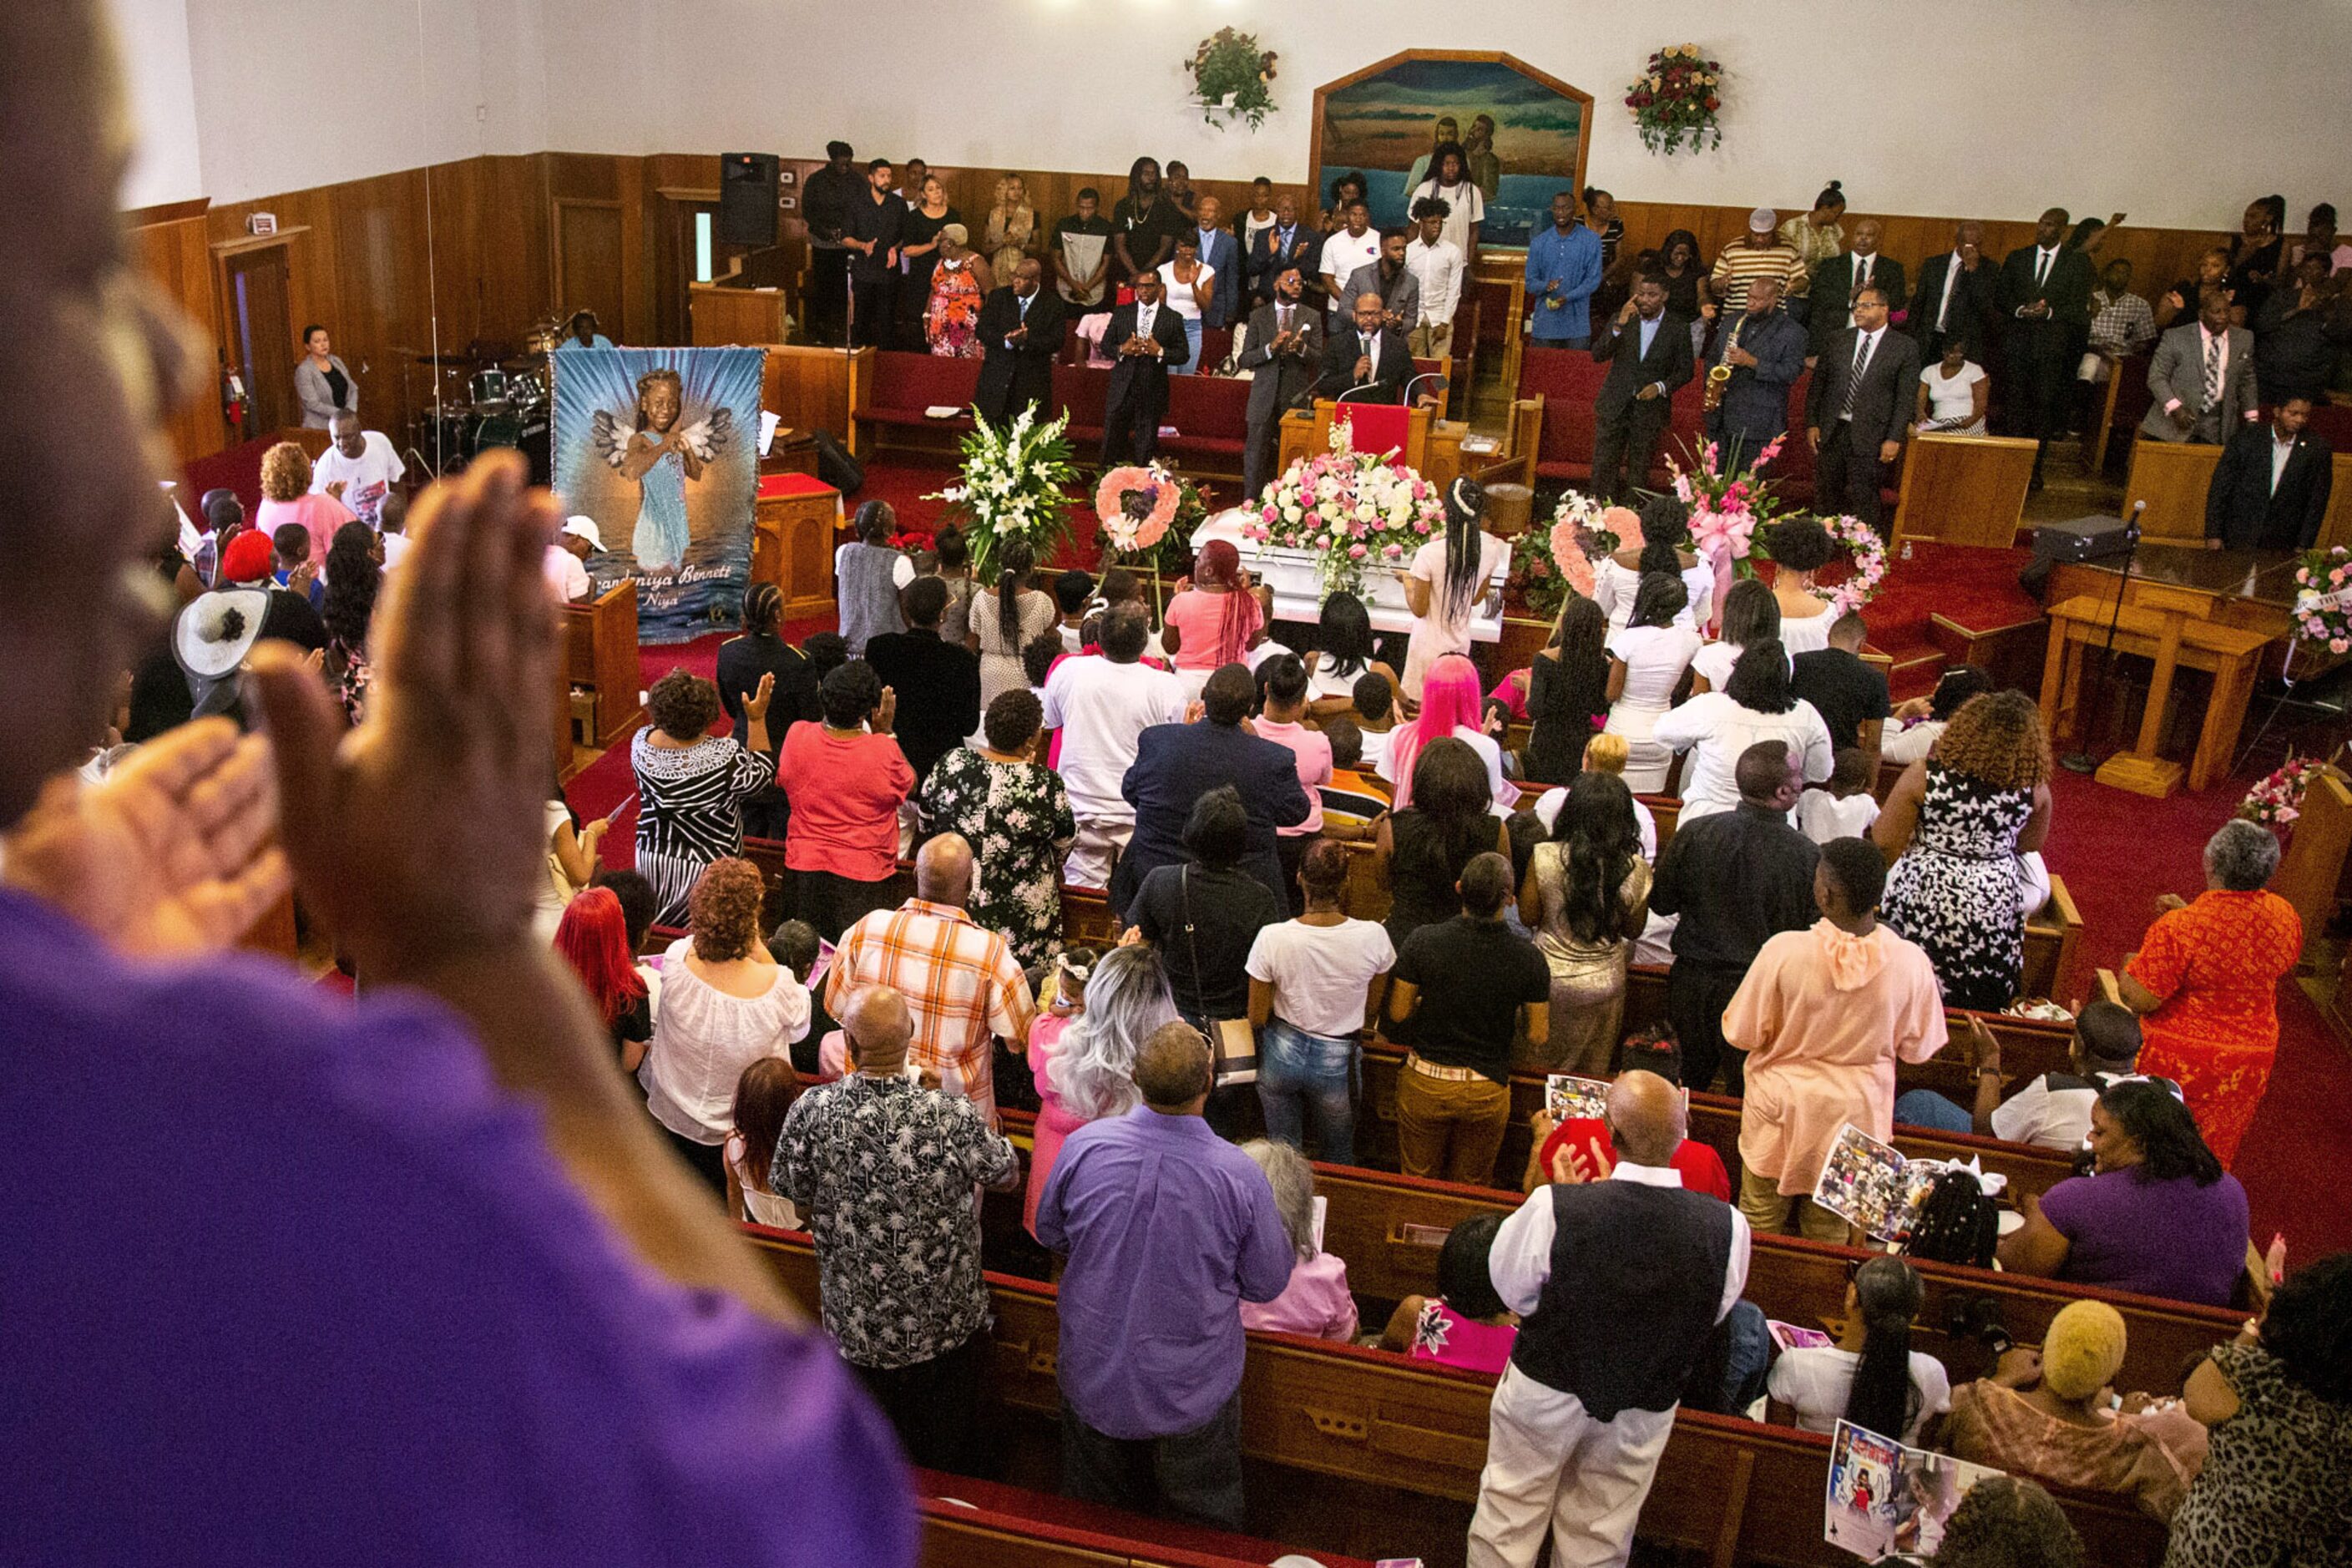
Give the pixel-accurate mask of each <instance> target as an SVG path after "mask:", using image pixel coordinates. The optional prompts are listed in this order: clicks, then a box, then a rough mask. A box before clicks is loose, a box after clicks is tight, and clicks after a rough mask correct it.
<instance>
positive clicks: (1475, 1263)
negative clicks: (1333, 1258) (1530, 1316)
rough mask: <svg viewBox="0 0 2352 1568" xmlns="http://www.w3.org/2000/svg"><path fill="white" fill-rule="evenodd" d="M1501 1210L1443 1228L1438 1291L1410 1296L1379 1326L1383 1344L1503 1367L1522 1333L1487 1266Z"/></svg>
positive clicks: (1439, 1358) (1440, 1359)
mask: <svg viewBox="0 0 2352 1568" xmlns="http://www.w3.org/2000/svg"><path fill="white" fill-rule="evenodd" d="M1502 1228H1503V1216H1502V1215H1499V1214H1477V1215H1471V1216H1470V1217H1469V1218H1468V1219H1465V1220H1464V1221H1462V1222H1461V1223H1460V1224H1458V1225H1456V1226H1454V1228H1453V1229H1452V1230H1450V1231H1448V1232H1446V1233H1445V1245H1444V1247H1442V1248H1440V1249H1439V1251H1438V1254H1437V1289H1438V1294H1436V1295H1434V1296H1407V1297H1406V1298H1405V1299H1404V1300H1402V1301H1399V1302H1398V1303H1397V1310H1396V1311H1395V1312H1394V1313H1392V1314H1391V1316H1390V1318H1389V1326H1388V1327H1387V1328H1386V1329H1384V1330H1383V1331H1381V1349H1382V1350H1388V1351H1395V1352H1399V1353H1400V1354H1403V1355H1409V1356H1411V1357H1412V1359H1413V1360H1415V1361H1433V1362H1436V1363H1438V1364H1440V1365H1441V1366H1459V1367H1466V1368H1468V1369H1469V1370H1470V1371H1472V1372H1486V1373H1500V1372H1501V1371H1502V1370H1503V1368H1504V1367H1506V1366H1507V1365H1508V1364H1510V1360H1511V1346H1512V1345H1513V1343H1515V1342H1517V1339H1518V1337H1519V1320H1518V1316H1517V1313H1515V1312H1513V1311H1512V1310H1510V1309H1509V1308H1508V1307H1506V1306H1504V1305H1503V1299H1502V1297H1500V1296H1498V1295H1496V1293H1495V1282H1494V1279H1492V1278H1491V1277H1490V1276H1489V1275H1488V1273H1487V1271H1486V1258H1487V1255H1488V1254H1489V1253H1491V1252H1493V1251H1494V1249H1495V1233H1496V1231H1498V1230H1500V1229H1502Z"/></svg>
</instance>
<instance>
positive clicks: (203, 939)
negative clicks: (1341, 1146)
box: [0, 0, 915, 1568]
mask: <svg viewBox="0 0 2352 1568" xmlns="http://www.w3.org/2000/svg"><path fill="white" fill-rule="evenodd" d="M97 13H98V7H97V6H96V5H94V4H92V3H91V0H36V3H34V4H29V5H12V6H5V7H0V207H5V210H6V211H8V212H10V213H12V214H14V215H17V216H19V217H20V218H21V220H22V221H21V222H18V223H13V224H11V225H9V226H7V228H6V231H5V233H0V393H5V395H6V396H7V397H8V398H9V400H10V401H11V403H12V404H13V405H15V406H16V407H17V408H19V409H23V410H26V418H23V419H20V420H18V421H17V422H16V426H15V427H14V428H12V429H11V430H10V432H9V433H8V434H6V435H5V436H0V547H5V555H6V558H7V560H8V561H9V563H10V570H9V571H8V572H7V573H6V574H5V577H0V827H5V829H6V831H7V833H8V842H7V848H6V865H5V873H6V880H7V881H8V882H9V883H10V884H11V886H10V887H9V888H8V889H0V1020H5V1022H0V1053H5V1057H6V1059H7V1062H8V1070H7V1072H6V1073H5V1076H0V1126H5V1128H6V1129H7V1133H6V1136H5V1139H0V1191H5V1192H6V1193H7V1194H8V1218H7V1220H6V1221H5V1227H0V1256H5V1258H6V1260H7V1261H6V1263H5V1266H0V1322H5V1324H6V1325H7V1337H6V1341H5V1345H0V1411H5V1413H6V1414H5V1417H0V1474H5V1476H6V1478H7V1479H6V1482H5V1485H0V1541H5V1542H6V1543H7V1545H6V1547H5V1555H6V1556H7V1557H8V1558H9V1559H10V1560H12V1561H22V1562H26V1563H163V1562H168V1563H175V1564H196V1565H202V1568H211V1565H215V1564H219V1565H224V1568H225V1565H227V1564H232V1563H236V1564H245V1563H310V1562H321V1561H327V1560H330V1559H332V1560H338V1561H351V1560H353V1559H357V1560H360V1561H364V1562H380V1563H446V1562H478V1563H526V1564H539V1563H546V1564H556V1563H563V1564H571V1563H583V1562H592V1561H593V1562H596V1563H643V1564H655V1563H677V1562H680V1561H682V1560H686V1559H690V1558H693V1557H696V1556H697V1555H704V1556H708V1555H709V1554H710V1550H711V1543H712V1542H727V1546H726V1554H727V1555H728V1556H730V1558H734V1559H737V1560H740V1561H743V1562H747V1563H748V1562H760V1563H796V1564H808V1565H811V1568H814V1565H816V1564H825V1565H826V1568H833V1565H835V1564H842V1563H856V1564H877V1565H884V1564H887V1565H898V1564H906V1563H912V1562H913V1561H914V1548H915V1521H914V1517H913V1513H912V1510H911V1509H910V1508H909V1506H908V1500H907V1483H906V1479H905V1475H904V1472H903V1469H902V1468H901V1463H900V1461H899V1459H898V1456H897V1452H896V1448H895V1445H894V1444H893V1443H892V1441H891V1439H890V1435H889V1431H888V1429H887V1426H884V1425H883V1423H882V1421H881V1419H880V1417H879V1416H878V1415H877V1414H876V1413H875V1411H874V1410H873V1409H872V1407H871V1406H870V1405H868V1404H867V1403H866V1400H865V1399H864V1397H863V1396H862V1395H861V1394H859V1393H858V1391H857V1390H856V1387H855V1385H854V1384H853V1383H852V1381H851V1374H850V1373H849V1371H848V1369H847V1368H845V1367H844V1366H843V1365H842V1363H841V1362H840V1360H839V1358H838V1357H837V1356H835V1353H834V1352H833V1349H832V1347H831V1346H830V1345H829V1344H827V1343H826V1342H825V1341H824V1338H823V1336H821V1335H819V1334H817V1333H815V1332H814V1331H811V1330H810V1328H809V1327H808V1326H807V1324H806V1323H805V1322H804V1321H803V1319H802V1318H801V1315H800V1314H799V1313H798V1312H797V1310H795V1309H794V1308H793V1306H792V1305H791V1303H790V1302H789V1301H787V1300H785V1298H784V1297H783V1295H782V1291H781V1289H779V1287H778V1285H777V1283H776V1281H775V1279H774V1278H773V1277H772V1275H771V1274H770V1273H769V1272H768V1271H767V1270H766V1269H765V1268H762V1267H761V1264H760V1262H759V1259H758V1258H756V1256H754V1255H753V1254H752V1253H751V1250H750V1249H749V1248H748V1247H745V1246H744V1245H743V1243H742V1241H741V1238H740V1237H739V1236H737V1235H736V1234H735V1231H734V1228H733V1227H732V1226H730V1225H729V1224H728V1223H727V1221H726V1218H725V1216H724V1215H722V1214H721V1213H720V1211H719V1207H718V1206H717V1205H715V1204H713V1203H712V1202H711V1201H710V1199H709V1195H708V1194H706V1193H702V1192H698V1190H697V1185H696V1183H695V1181H694V1178H693V1177H692V1175H691V1174H690V1173H688V1170H687V1169H686V1167H685V1165H684V1164H683V1163H680V1162H679V1161H678V1160H677V1157H676V1156H675V1155H673V1154H671V1153H669V1152H667V1150H666V1149H665V1148H664V1147H663V1145H662V1143H661V1142H660V1140H659V1138H658V1136H657V1135H656V1132H655V1131H653V1127H652V1123H651V1122H649V1121H647V1120H646V1115H645V1110H644V1107H643V1105H642V1104H638V1105H632V1104H631V1098H632V1097H631V1095H630V1093H629V1090H628V1089H627V1088H626V1087H625V1085H624V1082H623V1080H622V1079H621V1077H620V1075H619V1074H617V1073H615V1072H614V1070H613V1064H612V1045H611V1039H610V1037H609V1035H608V1034H607V1033H606V1031H605V1030H604V1026H602V1024H601V1023H600V1022H599V1020H598V1018H597V1017H596V1015H595V1013H594V1011H593V1008H591V1007H590V1006H589V1005H588V1002H587V998H586V996H585V994H583V991H582V989H581V987H580V985H579V984H578V982H577V981H576V980H575V979H574V978H573V977H572V975H570V974H569V973H567V972H566V971H565V969H564V967H563V965H562V961H561V960H560V959H557V958H556V957H555V956H554V955H553V954H552V953H551V952H550V951H549V949H548V948H547V946H546V944H545V943H544V942H535V941H533V940H532V938H531V934H530V926H531V921H530V911H531V905H532V900H533V890H534V887H535V884H536V883H537V882H538V881H541V880H543V879H544V877H545V870H544V861H545V843H544V837H543V830H542V829H541V822H542V820H543V818H542V809H543V806H544V803H545V799H546V780H547V766H548V753H547V746H546V742H545V736H546V734H547V732H548V731H547V725H548V721H549V720H550V718H551V715H550V714H549V713H548V711H547V703H548V700H549V696H550V692H551V688H552V686H553V685H554V682H555V680H556V678H557V673H558V671H557V667H556V664H555V660H556V658H558V657H559V653H560V648H561V644H560V643H559V642H558V641H557V638H556V636H555V624H554V618H553V607H552V605H551V601H550V600H549V598H548V596H547V593H546V589H545V586H544V583H543V579H542V578H541V572H540V562H541V555H542V554H543V552H544V551H545V549H546V546H547V542H548V540H549V539H551V537H553V535H554V531H555V525H556V521H557V518H556V516H555V508H554V506H553V505H552V503H551V500H550V499H549V498H548V497H547V496H546V495H544V494H543V493H541V494H537V495H533V494H530V493H528V492H527V491H526V490H525V489H524V473H523V468H522V465H521V464H520V462H519V461H512V462H499V461H495V460H493V461H491V462H489V463H488V464H478V465H476V466H475V467H474V468H471V469H469V470H468V471H467V474H466V476H465V478H464V479H463V480H462V481H461V482H460V483H458V484H457V485H454V486H443V487H436V489H435V490H433V491H432V492H429V493H428V494H427V496H426V498H425V500H423V501H422V502H421V503H420V504H419V505H418V507H417V509H416V511H417V528H416V542H415V547H414V548H413V549H412V550H411V551H410V552H409V555H408V559H407V560H406V562H405V563H404V565H403V567H402V569H401V571H400V572H399V573H398V574H395V575H394V577H393V578H392V580H391V581H390V583H389V584H387V586H386V590H385V595H384V598H383V601H382V602H381V603H380V605H379V606H378V609H377V616H376V621H375V637H376V639H377V647H376V648H375V654H376V658H375V661H374V670H375V682H376V684H375V686H374V687H373V691H372V695H371V698H370V702H369V710H368V714H367V720H366V722H365V723H364V724H362V726H361V727H360V728H359V729H358V730H357V731H351V732H349V733H346V732H345V726H344V721H343V719H342V713H341V706H340V704H338V703H337V702H336V700H334V698H333V697H332V696H331V694H330V693H329V692H328V690H327V689H326V688H325V687H324V686H323V685H322V684H321V682H320V680H319V679H318V677H317V676H316V675H315V674H313V673H311V672H310V671H308V670H306V669H304V668H302V666H301V662H300V659H299V656H296V655H294V654H292V653H291V652H290V651H289V649H287V648H286V647H284V646H283V645H272V644H268V643H265V644H263V645H261V647H259V648H257V650H256V651H255V653H254V655H253V657H252V661H251V667H252V676H253V679H254V680H255V681H256V682H257V695H258V701H257V704H255V705H254V706H256V707H257V709H258V710H261V711H263V712H266V714H267V715H268V725H269V731H270V737H271V739H270V741H269V742H264V741H263V740H262V739H260V738H259V737H257V736H247V737H242V738H240V737H239V736H238V735H237V734H236V731H235V729H234V728H233V727H232V726H231V725H230V724H229V723H228V722H227V721H226V720H218V719H215V720H208V721H201V722H198V723H194V724H189V725H184V726H183V727H181V728H180V729H177V730H174V731H170V732H168V733H167V734H165V735H163V736H161V737H159V738H157V739H156V740H154V741H152V742H148V743H147V744H146V745H145V746H143V747H142V748H141V750H140V751H139V752H137V753H135V754H134V755H133V756H132V757H131V759H129V760H128V761H126V762H125V763H122V764H121V766H120V767H118V768H117V769H116V771H115V772H114V773H112V775H111V776H110V778H109V779H108V781H107V782H106V783H105V784H101V785H98V786H95V787H92V788H89V789H88V790H86V791H83V792H81V793H80V794H79V795H76V794H75V793H73V792H72V790H71V789H70V788H69V787H68V786H60V785H58V784H56V782H55V781H56V780H57V779H58V776H59V775H60V774H63V773H68V770H70V769H71V768H72V767H73V766H74V765H75V764H76V763H79V762H80V761H81V759H82V756H83V755H84V753H85V752H86V750H87V748H88V746H89V742H90V741H91V740H92V739H93V738H95V737H96V736H97V735H98V734H99V733H100V727H101V724H102V722H103V716H104V713H105V711H106V710H107V709H108V708H109V707H110V705H111V702H112V700H113V698H112V693H113V690H114V688H115V682H116V679H117V672H118V671H120V670H121V669H122V668H125V667H126V666H127V665H128V664H129V663H130V662H131V658H132V657H133V654H134V650H135V649H136V647H138V646H139V645H140V643H141V641H142V639H143V638H144V637H149V636H152V633H153V631H154V630H155V628H156V623H157V619H158V617H157V615H156V611H157V609H158V607H159V606H157V605H155V604H153V603H152V602H151V601H152V599H153V598H154V597H155V592H154V591H155V590H156V589H157V588H158V587H159V586H160V584H161V583H162V581H163V579H162V578H161V577H160V576H159V574H157V573H156V572H155V570H154V569H153V567H152V564H151V562H152V559H153V558H154V556H155V554H156V552H157V550H158V547H159V546H160V544H161V543H162V542H163V540H164V538H165V537H166V534H165V529H166V528H167V527H168V525H169V524H168V517H167V513H168V508H166V507H165V506H163V504H162V502H161V500H160V499H159V498H160V492H159V491H158V489H157V488H156V484H155V476H156V474H157V473H158V472H159V471H160V469H161V467H162V465H161V463H159V462H158V461H157V459H158V458H168V456H169V452H170V447H169V443H168V441H167V440H166V439H164V437H163V426H162V424H161V422H160V413H161V411H162V410H163V408H164V407H166V406H167V405H172V404H173V403H175V402H176V401H177V399H178V397H179V396H180V395H184V394H185V393H186V392H188V391H190V390H191V388H190V386H189V384H188V379H189V378H188V377H187V375H186V374H185V373H186V371H187V369H188V367H189V366H190V365H191V364H192V363H194V361H193V360H192V359H191V358H190V357H189V356H188V354H187V353H186V351H187V348H188V346H189V345H188V344H186V343H185V342H184V341H183V339H182V337H181V330H180V329H179V327H178V326H177V325H176V323H174V322H172V321H168V320H166V319H165V318H164V317H163V315H161V314H160V313H158V312H156V311H155V310H152V309H150V308H148V307H146V306H145V305H143V304H142V300H141V295H140V290H139V288H138V285H137V280H136V279H134V277H133V276H132V274H131V268H130V267H129V265H128V260H127V258H126V255H125V250H124V246H123V242H122V235H121V226H120V223H119V221H118V219H117V217H116V216H115V211H114V204H115V194H116V190H117V187H118V184H119V182H120V176H121V172H122V168H123V165H124V163H125V161H126V158H127V154H128V152H129V149H128V146H127V145H126V143H125V142H124V141H123V139H122V134H121V132H123V130H124V129H125V128H126V127H127V126H128V125H129V124H130V121H129V118H128V117H127V116H126V115H125V114H123V113H122V112H121V106H120V104H119V103H117V102H115V101H114V91H115V84H116V83H117V82H118V81H119V79H120V78H119V75H118V73H117V71H116V69H115V66H114V62H113V60H112V59H111V58H110V47H109V41H108V39H107V37H106V35H105V32H104V29H103V26H102V25H101V24H100V21H99V20H98V15H97ZM199 379H200V378H199ZM61 605H72V606H75V607H76V609H75V612H74V613H69V614H68V613H60V611H59V606H61ZM273 749H274V752H275V768H274V773H275V780H274V782H273V776H272V775H273V766H272V752H273ZM281 797H282V798H283V799H284V800H285V802H286V810H285V811H284V813H283V814H282V816H281V814H280V813H279V811H278V801H279V799H280V798H281ZM280 834H282V836H283V839H284V848H283V850H282V852H281V850H280V849H279V848H278V847H276V846H275V844H274V843H273V837H275V836H278V835H280ZM289 867H290V869H291V871H292V873H293V875H294V876H295V878H296V879H299V883H300V885H301V888H302V890H303V896H304V900H305V902H306V904H307V905H308V907H309V908H310V911H311V912H312V913H313V914H314V915H315V916H316V917H317V918H318V919H319V920H320V922H321V924H322V925H323V926H324V927H325V928H326V929H329V930H331V931H334V932H335V934H336V937H337V939H338V942H339V944H340V945H341V947H342V948H343V950H344V951H345V952H349V953H350V954H351V955H352V958H353V960H354V961H355V963H356V964H357V967H358V973H359V976H360V980H361V985H362V1000H361V1001H360V1002H358V1003H357V1004H356V1005H354V1004H352V1003H351V1002H349V1001H347V1000H344V999H341V998H338V997H335V996H332V995H331V994H327V993H324V992H322V991H320V989H318V988H317V987H315V986H311V985H308V984H303V983H302V982H301V981H300V979H299V977H298V976H297V975H296V974H295V973H293V972H292V971H291V970H289V969H288V968H286V967H284V966H282V965H278V964H274V963H268V962H267V961H264V960H261V959H258V958H255V957H251V956H231V955H227V954H226V952H225V951H224V950H226V948H227V946H228V944H229V943H230V942H233V941H234V940H235V939H236V937H237V936H238V935H239V934H240V933H241V932H243V931H245V930H246V929H247V927H248V926H249V925H250V924H251V923H252V921H253V920H254V918H255V917H256V916H257V914H259V913H260V912H262V911H263V910H267V909H268V908H269V907H270V906H271V905H272V904H273V903H275V902H276V901H277V900H278V899H279V898H280V897H281V896H282V895H283V893H284V891H285V888H286V885H287V880H288V874H289Z"/></svg>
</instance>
